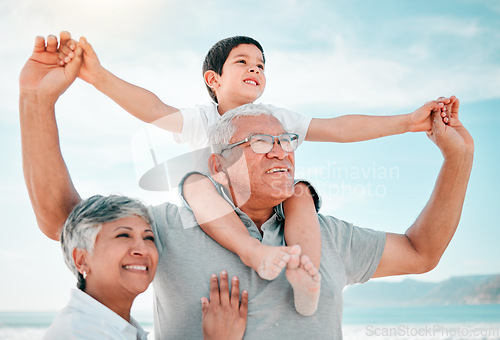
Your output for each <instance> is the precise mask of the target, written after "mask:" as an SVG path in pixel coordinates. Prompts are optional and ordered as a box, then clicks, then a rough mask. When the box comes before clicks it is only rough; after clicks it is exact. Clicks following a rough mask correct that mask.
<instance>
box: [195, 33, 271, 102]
mask: <svg viewBox="0 0 500 340" xmlns="http://www.w3.org/2000/svg"><path fill="white" fill-rule="evenodd" d="M242 44H248V45H255V46H257V48H258V49H259V50H260V51H261V52H262V59H263V61H264V63H265V62H266V59H265V58H264V49H263V48H262V46H261V45H260V44H259V42H258V41H257V40H255V39H252V38H250V37H245V36H235V37H230V38H226V39H222V40H220V41H218V42H217V43H216V44H215V45H214V46H212V48H211V49H210V50H209V51H208V53H207V55H206V57H205V61H204V62H203V75H205V72H207V71H214V72H215V73H217V74H218V75H221V74H222V66H223V65H224V63H225V62H226V59H227V57H228V56H229V53H231V51H232V50H233V48H235V47H238V46H240V45H242ZM205 85H206V84H205ZM206 86H207V90H208V94H209V95H210V97H211V98H212V99H213V100H214V102H216V103H218V101H217V97H216V96H215V92H214V91H212V89H211V88H210V87H208V85H206Z"/></svg>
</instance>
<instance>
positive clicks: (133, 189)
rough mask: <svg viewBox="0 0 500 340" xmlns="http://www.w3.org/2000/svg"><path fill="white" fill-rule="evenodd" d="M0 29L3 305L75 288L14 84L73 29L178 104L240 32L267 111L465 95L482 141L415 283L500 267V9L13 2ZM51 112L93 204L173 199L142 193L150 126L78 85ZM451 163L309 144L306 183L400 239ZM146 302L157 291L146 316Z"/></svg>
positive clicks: (367, 145)
mask: <svg viewBox="0 0 500 340" xmlns="http://www.w3.org/2000/svg"><path fill="white" fill-rule="evenodd" d="M0 29H1V31H2V32H3V34H2V35H1V36H0V46H2V47H1V48H0V56H1V60H2V62H1V63H0V68H1V69H0V71H1V74H2V80H1V81H0V90H1V92H2V98H3V100H2V101H1V102H0V120H1V123H0V136H1V137H0V138H1V144H2V148H1V156H2V160H3V161H2V167H1V170H0V171H1V174H2V176H1V177H0V188H1V192H2V195H1V197H0V200H1V203H2V204H1V208H0V214H1V216H2V220H3V227H2V228H1V229H0V271H1V272H2V273H3V274H2V280H0V301H1V304H0V310H14V309H15V310H57V309H59V308H61V307H62V306H64V305H65V303H66V301H67V297H68V291H69V288H70V287H72V286H74V282H75V279H74V277H73V276H72V275H71V273H70V272H69V270H68V269H67V268H66V267H65V265H64V262H63V260H62V256H61V251H60V248H59V244H58V243H56V242H54V241H51V240H48V239H47V238H46V237H45V236H43V235H42V233H41V232H40V231H39V229H38V228H37V226H36V222H35V218H34V215H33V212H32V210H31V206H30V203H29V199H28V195H27V192H26V189H25V186H24V182H23V176H22V163H21V146H20V133H19V118H18V106H17V105H18V85H17V84H18V75H19V72H20V70H21V68H22V65H23V64H24V62H25V60H26V59H27V58H28V57H29V55H30V53H31V49H32V45H33V41H34V37H35V36H36V35H48V34H57V33H58V32H59V31H61V30H63V29H65V30H68V31H70V32H71V33H72V34H73V35H74V36H75V37H79V36H81V35H85V36H86V37H87V38H88V39H89V41H90V42H91V43H92V44H93V46H94V48H95V49H96V51H97V53H98V55H99V58H100V60H101V62H102V64H103V65H104V66H105V67H107V68H108V69H109V70H111V71H112V72H113V73H115V74H116V75H118V76H120V77H122V78H124V79H126V80H128V81H130V82H132V83H134V84H137V85H140V86H142V87H145V88H147V89H149V90H151V91H153V92H154V93H156V94H157V95H158V96H159V97H160V98H161V99H162V100H163V101H164V102H166V103H168V104H170V105H173V106H177V107H184V106H190V105H193V104H197V103H204V102H207V101H209V97H208V96H207V94H206V92H205V88H204V84H203V81H202V77H201V63H202V60H203V57H204V55H205V53H206V51H207V50H208V49H209V48H210V47H211V46H212V45H213V44H214V43H215V42H216V41H217V40H219V39H222V38H225V37H228V36H232V35H249V36H252V37H254V38H255V39H257V40H259V41H260V42H261V43H262V45H263V47H264V50H265V53H266V58H267V65H266V74H267V79H268V85H267V88H266V92H265V94H264V95H263V96H262V98H261V100H260V101H262V102H265V103H271V104H274V105H276V106H281V107H286V108H288V109H292V110H294V111H298V112H301V113H303V114H306V115H309V116H312V117H331V116H337V115H341V114H346V113H366V114H388V115H392V114H398V113H408V112H411V111H413V110H414V109H416V108H417V107H419V106H421V105H422V104H423V103H424V102H426V101H427V100H430V99H434V98H436V97H438V96H441V95H445V96H448V95H452V94H454V95H456V96H457V97H459V98H460V100H461V103H462V105H461V118H462V121H463V123H464V125H466V126H467V127H468V128H469V131H470V132H471V134H472V135H473V137H474V138H475V143H476V154H475V161H474V168H473V172H472V176H471V180H470V186H469V191H468V193H467V198H466V202H465V206H464V211H463V215H462V220H461V222H460V226H459V229H458V231H457V234H456V236H455V238H454V239H453V241H452V242H451V244H450V246H449V248H448V250H447V252H446V253H445V255H444V256H443V259H442V261H441V263H440V264H439V266H438V267H437V268H436V269H435V270H434V271H432V272H431V273H428V274H425V275H421V276H419V278H420V279H423V280H441V279H446V278H448V277H450V276H458V275H469V274H490V273H499V272H500V261H498V259H499V258H500V251H499V250H498V249H499V248H498V246H497V245H496V244H497V243H498V241H497V240H498V239H500V231H499V230H500V228H498V226H497V222H496V221H497V219H496V217H495V212H496V210H498V199H497V192H498V191H499V190H500V184H499V183H500V182H499V180H498V179H497V176H496V175H497V174H496V169H497V168H498V165H499V161H498V159H499V157H498V155H499V152H498V150H497V147H498V145H499V143H498V133H497V131H496V129H497V127H498V126H499V124H498V123H499V120H500V115H499V114H498V113H499V107H500V45H498V43H497V42H498V41H500V3H498V2H495V1H439V2H436V1H418V2H416V1H387V0H380V1H376V2H375V1H349V2H347V1H342V2H340V1H293V0H289V1H274V2H270V1H252V2H245V3H240V2H234V1H207V2H185V1H165V0H152V1H125V2H124V1H118V0H109V1H106V2H102V1H99V0H89V1H85V2H78V3H77V2H73V1H62V0H47V1H44V2H39V1H36V0H26V1H22V2H15V3H14V2H8V1H2V2H0ZM56 110H57V118H58V122H59V127H60V133H61V144H62V148H63V153H64V157H65V159H66V161H67V163H68V167H69V170H70V172H71V174H72V176H73V181H74V183H75V185H76V186H77V188H78V190H79V191H80V193H81V194H82V196H89V195H91V194H94V193H104V194H107V193H112V192H119V193H123V194H128V195H132V196H135V197H140V198H142V199H143V200H145V201H146V202H147V203H151V204H155V203H160V202H162V201H164V200H171V201H174V202H175V201H176V199H177V198H176V195H175V193H173V192H167V193H151V192H146V191H144V190H141V189H139V188H138V186H137V178H138V175H140V174H141V172H142V171H143V170H144V169H145V168H147V167H148V166H149V165H148V164H150V163H151V160H150V159H148V158H144V157H142V159H141V157H139V156H140V155H141V154H142V155H144V154H145V153H146V152H142V150H144V147H143V138H142V132H141V131H143V130H144V129H145V128H146V127H145V125H144V124H143V123H141V122H139V121H137V120H136V119H135V118H133V117H130V116H129V115H128V114H127V113H125V112H124V111H123V110H122V109H121V108H119V107H118V106H117V105H116V104H114V103H113V102H112V101H110V100H109V99H107V98H106V97H105V96H103V95H102V94H100V93H99V92H97V90H95V89H94V88H93V87H91V86H90V85H88V84H86V83H84V82H82V81H80V80H77V81H76V82H75V84H74V85H73V87H71V88H70V89H69V90H68V91H67V92H66V93H65V94H64V95H63V97H62V98H61V99H60V101H59V103H58V104H57V107H56ZM148 129H150V128H148ZM150 132H152V133H153V135H154V136H155V138H154V139H153V143H154V147H155V151H156V152H157V155H158V157H160V158H164V159H167V158H169V157H173V156H175V155H177V154H180V153H182V152H184V149H182V148H178V147H177V146H175V144H174V143H173V142H172V140H171V138H170V136H167V135H165V134H161V133H158V131H156V130H153V131H150ZM138 155H139V156H138ZM441 161H442V158H441V155H440V153H439V150H438V149H437V148H436V147H435V146H434V145H433V144H432V143H431V142H430V141H429V140H428V139H427V137H426V136H425V134H423V133H419V134H405V135H400V136H394V137H388V138H384V139H380V140H375V141H369V142H362V143H354V144H321V143H304V144H303V145H302V146H301V147H300V148H299V150H298V151H297V172H298V175H300V176H302V177H306V178H308V179H311V180H312V182H313V183H314V184H315V185H316V186H317V188H318V191H319V192H320V193H321V195H322V197H323V201H324V202H323V208H322V212H323V213H325V214H333V215H335V216H338V217H340V218H343V219H345V220H348V221H352V222H354V223H356V224H358V225H360V226H366V227H371V228H375V229H381V230H386V231H393V232H403V231H404V230H405V229H406V228H407V227H408V226H409V225H410V224H411V223H412V222H413V221H414V220H415V218H416V217H417V215H418V213H419V212H420V211H421V209H422V208H423V206H424V205H425V203H426V201H427V199H428V197H429V195H430V193H431V190H432V187H433V184H434V181H435V178H436V176H437V173H438V171H439V167H440V164H441ZM148 162H149V163H148ZM5 278H7V279H5ZM150 303H151V298H150V295H148V294H146V295H145V296H144V297H142V298H141V299H140V300H139V301H138V303H137V305H138V307H137V308H148V307H149V306H150Z"/></svg>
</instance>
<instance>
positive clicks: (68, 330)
mask: <svg viewBox="0 0 500 340" xmlns="http://www.w3.org/2000/svg"><path fill="white" fill-rule="evenodd" d="M150 224H151V219H150V216H149V214H148V210H147V208H146V207H145V206H144V205H143V204H142V203H141V202H140V201H137V200H134V199H131V198H128V197H124V196H118V195H111V196H108V197H104V196H100V195H96V196H92V197H90V198H89V199H87V200H83V201H81V202H80V203H79V204H78V205H77V206H76V207H75V209H74V210H73V212H72V213H71V214H70V215H69V217H68V219H67V221H66V223H65V225H64V227H63V229H62V232H61V247H62V250H63V254H64V260H65V262H66V264H67V265H68V267H69V268H70V270H71V271H72V272H73V273H74V274H75V275H76V276H77V278H78V283H77V288H78V289H74V290H73V291H72V294H71V298H70V301H69V303H68V305H67V306H66V307H65V308H64V309H63V310H62V311H61V312H60V313H59V315H58V316H57V317H56V319H55V320H54V322H53V323H52V325H51V326H50V328H49V330H48V331H47V333H46V334H45V339H134V340H135V339H141V340H142V339H146V338H147V332H145V331H144V329H142V327H141V326H140V325H139V324H138V323H137V322H136V321H135V320H134V319H133V318H132V317H131V316H130V309H131V307H132V303H133V302H134V299H135V298H136V296H137V295H139V294H140V293H142V292H144V291H145V290H146V289H147V288H148V286H149V284H150V283H151V281H152V280H153V278H154V275H155V272H156V265H157V263H158V252H157V250H156V246H155V243H154V241H155V239H154V238H155V236H154V233H153V230H152V229H151V227H150ZM231 295H232V307H231V303H230V302H231V299H230V298H229V293H228V285H227V275H225V274H224V275H221V290H220V299H219V289H218V282H217V278H216V277H215V279H214V277H212V279H211V293H210V299H211V300H212V301H210V302H208V300H207V299H204V300H203V329H204V336H205V338H207V339H208V338H212V337H213V336H215V333H214V332H213V330H214V329H218V330H224V331H226V333H225V334H226V336H227V337H226V338H240V339H241V337H242V336H243V334H244V331H245V327H246V313H247V304H248V295H247V293H246V292H243V294H242V302H241V307H240V306H239V303H237V304H236V303H235V298H234V297H235V296H236V295H237V296H238V300H239V287H238V280H237V279H236V280H235V279H234V278H233V293H232V294H231ZM238 302H239V301H238ZM217 305H220V306H222V307H225V306H230V308H229V309H228V308H217V307H218V306H217ZM236 305H238V306H236ZM228 312H229V313H228ZM235 320H236V321H237V322H236V323H234V321H235ZM205 330H209V331H210V332H207V331H205Z"/></svg>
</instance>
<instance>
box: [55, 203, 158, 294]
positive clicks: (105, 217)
mask: <svg viewBox="0 0 500 340" xmlns="http://www.w3.org/2000/svg"><path fill="white" fill-rule="evenodd" d="M134 215H136V216H139V217H141V218H142V219H144V221H146V222H147V223H148V224H149V225H151V222H152V221H151V216H150V215H149V212H148V209H147V208H146V206H145V205H144V204H143V203H142V202H141V201H139V200H136V199H133V198H130V197H126V196H121V195H110V196H101V195H95V196H92V197H90V198H88V199H86V200H82V201H81V202H80V203H78V205H77V206H76V207H75V208H74V209H73V211H72V212H71V214H70V215H69V216H68V219H67V220H66V222H65V223H64V226H63V228H62V231H61V248H62V251H63V255H64V261H65V262H66V265H67V266H68V267H69V269H70V270H71V271H72V272H73V273H74V274H75V275H76V277H77V278H78V284H77V287H78V288H79V289H81V290H84V289H85V279H84V278H83V276H82V275H81V274H80V273H79V272H78V269H77V268H76V265H75V262H74V260H73V250H74V249H75V248H78V249H84V250H87V251H88V252H89V253H91V254H92V252H93V250H94V244H95V241H96V238H97V234H98V233H99V231H101V228H102V225H103V223H109V222H113V221H116V220H119V219H122V218H125V217H129V216H134Z"/></svg>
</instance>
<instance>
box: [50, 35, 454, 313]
mask: <svg viewBox="0 0 500 340" xmlns="http://www.w3.org/2000/svg"><path fill="white" fill-rule="evenodd" d="M76 44H77V42H76V41H74V40H72V39H71V37H70V36H69V33H67V32H63V33H61V48H60V51H61V55H60V58H61V65H63V64H64V63H67V62H69V60H71V58H72V57H73V56H74V52H73V51H74V49H75V47H76ZM78 44H80V46H81V47H82V48H83V51H84V52H83V63H82V66H81V70H80V74H79V77H80V78H81V79H83V80H85V81H86V82H88V83H90V84H92V85H94V86H95V87H96V88H97V89H98V90H99V91H101V92H102V93H104V94H105V95H107V96H108V97H110V98H111V99H113V100H114V101H115V102H116V103H118V104H119V105H120V106H121V107H123V108H124V109H125V110H126V111H128V112H129V113H130V114H132V115H134V116H135V117H137V118H139V119H141V120H142V121H144V122H147V123H153V124H155V125H157V126H159V127H161V128H163V129H165V130H168V131H170V132H173V133H174V134H175V136H176V139H177V140H179V141H180V142H182V143H187V144H189V146H190V148H191V149H200V148H203V147H206V146H207V144H208V138H207V133H206V132H207V130H208V128H209V127H210V126H212V125H213V124H214V123H215V122H216V121H217V119H219V118H220V117H221V116H222V115H223V114H224V113H226V112H227V111H228V110H231V109H233V108H236V107H238V106H241V105H244V104H248V103H253V102H254V101H255V100H257V99H258V98H259V97H260V96H261V95H262V93H263V92H264V89H265V86H266V77H265V73H264V70H265V58H264V51H263V48H262V46H261V45H260V44H259V43H258V42H257V41H256V40H254V39H252V38H249V37H244V36H236V37H231V38H227V39H223V40H221V41H219V42H217V43H216V44H215V45H214V46H213V47H212V48H211V49H210V51H209V52H208V53H207V56H206V57H205V61H204V63H203V77H204V81H205V84H206V86H207V89H208V92H209V94H210V96H211V98H212V100H213V103H212V104H210V105H201V106H195V107H193V108H187V109H180V110H179V109H177V108H175V107H172V106H169V105H167V104H165V103H163V102H162V101H161V100H160V99H159V98H158V97H157V96H156V95H155V94H153V93H152V92H150V91H148V90H145V89H143V88H140V87H138V86H135V85H132V84H130V83H127V82H126V81H124V80H122V79H120V78H118V77H116V76H115V75H113V74H112V73H111V72H109V71H108V70H106V69H105V68H104V67H102V65H101V64H100V62H99V60H98V58H97V55H96V54H95V52H94V50H93V48H92V46H91V45H90V44H89V43H88V42H87V40H86V39H85V38H81V39H80V41H79V42H78ZM449 101H450V99H445V98H443V99H441V101H431V102H428V103H426V104H425V105H423V106H422V107H420V108H419V109H417V110H415V111H414V112H412V113H409V114H402V115H395V116H368V115H345V116H339V117H335V118H328V119H320V118H312V119H311V118H309V117H306V116H303V115H300V114H297V113H294V112H292V111H288V110H285V109H280V108H276V107H273V106H268V107H269V108H270V109H271V111H272V112H273V114H274V115H275V116H276V118H278V120H280V121H281V123H282V124H283V127H284V128H285V131H287V132H294V133H297V134H298V135H299V143H300V142H302V141H303V140H304V139H305V140H309V141H325V142H339V143H344V142H356V141H363V140H369V139H374V138H379V137H384V136H389V135H396V134H401V133H405V132H417V131H428V130H430V128H431V120H430V113H431V112H432V111H433V110H444V109H445V106H444V104H443V102H444V103H448V102H449ZM443 117H444V115H443ZM445 119H446V118H445ZM294 191H295V193H294V195H293V196H292V197H290V198H289V199H287V200H286V201H285V202H284V203H283V210H284V214H285V216H286V220H285V227H284V232H285V240H286V244H287V246H283V247H271V246H267V245H265V244H263V243H261V242H260V241H259V240H257V239H256V238H254V237H251V236H250V235H249V233H248V231H247V229H246V228H245V226H244V225H243V223H242V222H241V220H240V219H239V218H238V216H237V215H236V213H235V212H234V211H233V209H232V207H231V206H230V205H229V204H228V203H227V202H226V201H225V200H224V199H223V198H222V197H220V195H219V194H218V193H217V190H216V189H215V187H214V185H213V184H212V182H211V181H210V180H209V179H208V178H206V177H204V176H202V175H198V174H195V175H191V176H190V177H188V178H187V179H186V180H185V182H184V187H183V194H184V197H185V199H186V201H187V202H188V204H189V205H190V207H191V208H192V210H193V212H194V214H195V217H196V219H197V221H198V223H199V225H200V227H201V228H202V229H203V230H204V231H205V232H206V233H207V234H208V235H209V236H210V237H212V238H213V239H214V240H215V241H217V242H218V243H219V244H221V245H222V246H224V247H225V248H227V249H229V250H231V251H232V252H234V253H236V254H237V255H238V256H239V257H240V259H241V260H242V262H243V263H245V265H247V266H249V267H251V268H253V269H254V270H255V271H256V272H257V273H258V275H259V276H260V277H261V278H263V279H267V280H272V279H274V278H276V277H277V276H278V275H279V274H280V272H281V271H282V269H283V268H285V267H286V266H287V264H288V263H290V264H292V263H293V265H289V267H288V268H287V273H286V274H287V278H288V279H289V281H290V283H291V285H292V287H293V290H294V300H295V307H296V309H297V311H298V312H299V313H300V314H302V315H306V316H307V315H312V314H314V312H315V311H316V308H317V305H318V299H319V294H320V281H321V275H320V274H319V271H318V269H319V266H320V258H321V233H320V230H319V222H318V219H317V215H316V212H317V211H316V206H315V200H314V198H313V193H311V190H310V188H309V186H308V185H307V184H306V183H303V182H299V183H297V184H296V186H295V190H294ZM297 245H298V246H297ZM301 254H302V255H301ZM292 270H293V271H294V272H293V273H292V272H290V271H292ZM289 274H290V275H289ZM297 274H298V275H297Z"/></svg>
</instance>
